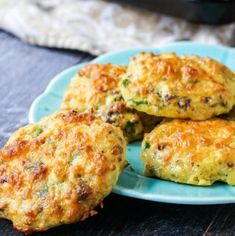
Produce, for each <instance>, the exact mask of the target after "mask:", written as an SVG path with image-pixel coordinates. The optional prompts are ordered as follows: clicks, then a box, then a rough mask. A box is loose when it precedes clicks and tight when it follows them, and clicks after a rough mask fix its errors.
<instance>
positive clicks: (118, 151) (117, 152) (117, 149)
mask: <svg viewBox="0 0 235 236" xmlns="http://www.w3.org/2000/svg"><path fill="white" fill-rule="evenodd" d="M121 153H123V148H122V147H121V146H120V145H115V146H114V147H113V151H112V154H113V155H120V154H121Z"/></svg>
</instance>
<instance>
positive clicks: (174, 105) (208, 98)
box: [120, 53, 235, 120]
mask: <svg viewBox="0 0 235 236" xmlns="http://www.w3.org/2000/svg"><path fill="white" fill-rule="evenodd" d="M120 88H121V94H122V96H123V98H124V100H125V101H126V103H127V106H129V107H131V108H134V109H136V110H138V111H141V112H145V113H148V114H150V115H155V116H163V117H169V118H190V119H192V120H205V119H208V118H210V117H212V116H214V115H219V114H222V113H226V112H228V111H229V110H231V108H232V106H233V105H234V103H235V76H234V74H233V73H232V71H230V70H229V69H228V68H227V67H226V66H224V65H222V64H221V63H219V62H217V61H215V60H213V59H211V58H202V57H198V56H177V55H176V54H175V53H164V54H160V55H154V54H152V53H139V54H137V55H136V56H135V57H133V58H132V59H131V61H130V63H129V65H128V68H127V72H126V73H125V74H124V75H123V76H122V83H120Z"/></svg>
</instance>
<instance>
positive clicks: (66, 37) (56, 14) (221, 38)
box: [0, 0, 235, 55]
mask: <svg viewBox="0 0 235 236" xmlns="http://www.w3.org/2000/svg"><path fill="white" fill-rule="evenodd" d="M0 28H1V29H3V30H6V31H9V32H11V33H12V34H15V35H16V36H18V37H20V38H21V39H22V40H24V41H26V42H28V43H31V44H36V45H41V46H48V47H57V48H67V49H76V50H83V51H88V52H90V53H92V54H95V55H99V54H101V53H104V52H110V51H114V50H118V49H123V48H129V47H142V46H144V47H158V46H161V45H164V44H167V43H169V42H172V41H176V40H182V39H191V40H195V41H198V42H205V43H209V44H227V45H235V23H232V24H229V25H225V26H206V25H195V24H191V23H188V22H186V21H184V20H181V19H177V18H173V17H168V16H165V15H161V14H157V13H154V12H150V11H147V10H141V9H137V8H134V7H129V6H127V5H119V4H117V3H110V2H105V1H101V0H0Z"/></svg>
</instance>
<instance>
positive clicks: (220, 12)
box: [109, 0, 235, 25]
mask: <svg viewBox="0 0 235 236" xmlns="http://www.w3.org/2000/svg"><path fill="white" fill-rule="evenodd" d="M109 1H116V2H122V3H126V4H132V5H134V6H139V7H143V8H146V9H149V10H154V11H157V12H159V13H163V14H167V15H171V16H176V17H180V18H183V19H186V20H189V21H192V22H195V23H203V24H216V25H221V24H226V23H230V22H233V21H235V0H142V1H141V0H109Z"/></svg>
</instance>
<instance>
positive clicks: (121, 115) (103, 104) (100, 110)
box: [61, 64, 158, 142]
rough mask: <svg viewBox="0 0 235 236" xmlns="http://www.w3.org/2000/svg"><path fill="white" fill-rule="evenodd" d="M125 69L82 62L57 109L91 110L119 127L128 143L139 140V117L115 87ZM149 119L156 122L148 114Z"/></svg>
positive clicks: (140, 130) (141, 133)
mask: <svg viewBox="0 0 235 236" xmlns="http://www.w3.org/2000/svg"><path fill="white" fill-rule="evenodd" d="M125 71H126V67H124V66H117V65H116V66H114V65H111V64H106V65H99V64H89V65H86V66H85V67H84V68H82V69H81V70H80V71H79V72H78V74H77V75H76V76H75V77H74V78H73V79H72V81H71V83H70V85H69V88H68V89H67V91H66V92H65V96H64V101H63V103H62V106H61V109H66V110H68V109H70V110H76V111H79V112H84V111H90V112H93V113H95V114H98V115H100V116H101V118H102V120H104V121H105V122H108V123H111V124H113V125H115V126H118V127H120V128H121V129H122V130H123V132H124V136H125V137H127V139H128V141H129V142H130V141H134V140H137V139H140V138H141V137H142V136H143V133H144V128H143V124H142V121H141V119H140V116H139V114H138V113H137V112H136V111H134V110H133V109H130V108H127V107H126V103H125V102H124V101H123V98H122V96H121V94H120V91H119V88H118V83H119V82H120V78H119V77H120V75H122V74H123V73H124V72H125ZM146 116H147V117H145V118H148V117H149V115H147V114H146ZM151 120H153V121H156V122H157V121H158V120H157V118H154V117H152V116H151ZM156 122H154V124H156Z"/></svg>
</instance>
